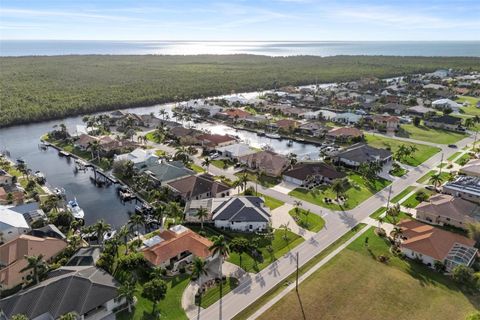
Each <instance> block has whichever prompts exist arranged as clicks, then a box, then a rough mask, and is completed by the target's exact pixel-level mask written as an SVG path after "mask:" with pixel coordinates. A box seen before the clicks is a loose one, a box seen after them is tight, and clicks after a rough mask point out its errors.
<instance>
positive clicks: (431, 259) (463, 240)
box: [397, 220, 478, 272]
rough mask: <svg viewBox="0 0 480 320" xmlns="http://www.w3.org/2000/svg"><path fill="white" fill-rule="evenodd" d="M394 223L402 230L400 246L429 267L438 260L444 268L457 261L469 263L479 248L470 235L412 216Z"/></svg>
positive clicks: (450, 267)
mask: <svg viewBox="0 0 480 320" xmlns="http://www.w3.org/2000/svg"><path fill="white" fill-rule="evenodd" d="M397 226H398V227H399V228H400V229H401V231H402V232H401V236H400V250H401V251H402V252H403V253H404V254H405V255H406V256H407V257H409V258H410V259H415V260H420V261H421V262H422V263H423V264H425V265H427V266H429V267H431V268H434V267H435V263H436V262H437V261H438V262H441V263H442V264H443V265H444V266H445V270H446V271H447V272H450V271H452V269H453V268H455V267H456V266H458V265H464V266H467V267H469V266H471V265H472V264H473V263H474V261H475V257H476V256H477V252H478V250H477V249H476V248H475V247H474V246H475V241H474V240H472V239H469V238H467V237H464V236H462V235H459V234H457V233H453V232H449V231H445V230H443V229H440V228H436V227H433V226H431V225H428V224H425V223H422V222H419V221H415V220H404V221H401V222H400V223H398V224H397Z"/></svg>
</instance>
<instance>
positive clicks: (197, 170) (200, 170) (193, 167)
mask: <svg viewBox="0 0 480 320" xmlns="http://www.w3.org/2000/svg"><path fill="white" fill-rule="evenodd" d="M188 167H189V168H190V169H192V170H193V171H195V172H197V173H204V172H205V169H203V168H202V167H200V166H197V165H196V164H195V163H191V164H190V165H189V166H188Z"/></svg>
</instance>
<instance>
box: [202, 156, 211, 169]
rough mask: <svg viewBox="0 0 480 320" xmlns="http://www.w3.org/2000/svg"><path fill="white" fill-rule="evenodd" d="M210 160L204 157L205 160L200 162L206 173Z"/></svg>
mask: <svg viewBox="0 0 480 320" xmlns="http://www.w3.org/2000/svg"><path fill="white" fill-rule="evenodd" d="M211 162H212V161H211V160H210V158H209V157H205V159H203V161H202V167H205V168H206V169H207V172H208V169H209V168H210V164H211Z"/></svg>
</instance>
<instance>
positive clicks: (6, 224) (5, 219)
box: [0, 205, 30, 242]
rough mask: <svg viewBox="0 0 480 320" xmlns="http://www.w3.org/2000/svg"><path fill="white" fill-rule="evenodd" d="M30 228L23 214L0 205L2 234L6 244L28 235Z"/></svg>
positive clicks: (0, 231) (0, 230)
mask: <svg viewBox="0 0 480 320" xmlns="http://www.w3.org/2000/svg"><path fill="white" fill-rule="evenodd" d="M29 231H30V226H29V224H28V223H27V220H25V217H24V216H23V214H21V213H19V212H15V211H13V210H12V209H11V208H7V207H4V206H1V205H0V233H1V235H2V237H1V239H2V241H4V242H8V241H11V240H13V239H16V238H18V237H19V236H21V235H24V234H27V233H28V232H29Z"/></svg>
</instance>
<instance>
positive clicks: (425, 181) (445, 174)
mask: <svg viewBox="0 0 480 320" xmlns="http://www.w3.org/2000/svg"><path fill="white" fill-rule="evenodd" d="M438 172H439V171H437V170H431V171H429V172H428V173H427V174H425V175H424V176H423V177H421V178H420V179H418V180H417V182H418V183H422V184H429V182H428V180H429V179H430V177H431V176H433V175H434V174H435V173H438ZM440 176H441V177H442V178H443V181H446V180H447V179H448V176H449V173H448V172H445V171H444V172H442V173H441V174H440Z"/></svg>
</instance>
